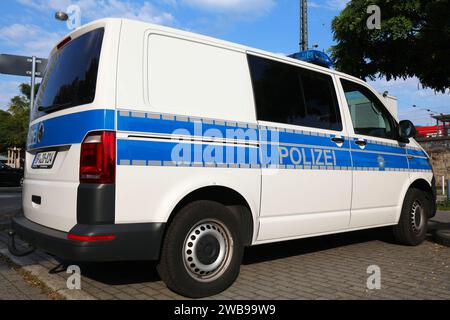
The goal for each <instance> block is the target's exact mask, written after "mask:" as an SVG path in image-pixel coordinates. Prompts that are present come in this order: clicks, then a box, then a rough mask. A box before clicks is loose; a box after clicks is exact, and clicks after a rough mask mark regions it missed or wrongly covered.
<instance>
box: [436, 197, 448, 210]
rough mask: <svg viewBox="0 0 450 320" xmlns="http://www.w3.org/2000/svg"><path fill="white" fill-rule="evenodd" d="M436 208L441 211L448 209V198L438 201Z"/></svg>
mask: <svg viewBox="0 0 450 320" xmlns="http://www.w3.org/2000/svg"><path fill="white" fill-rule="evenodd" d="M437 209H438V210H441V211H450V200H445V201H441V202H438V203H437Z"/></svg>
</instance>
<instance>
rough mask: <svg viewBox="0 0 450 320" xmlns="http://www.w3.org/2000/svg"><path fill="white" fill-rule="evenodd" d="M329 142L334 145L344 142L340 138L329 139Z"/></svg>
mask: <svg viewBox="0 0 450 320" xmlns="http://www.w3.org/2000/svg"><path fill="white" fill-rule="evenodd" d="M331 141H333V142H334V143H336V144H343V143H344V142H345V140H344V138H340V137H334V138H331Z"/></svg>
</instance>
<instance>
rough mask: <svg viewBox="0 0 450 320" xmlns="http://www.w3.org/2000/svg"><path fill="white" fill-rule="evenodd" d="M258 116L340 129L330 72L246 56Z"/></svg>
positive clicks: (269, 119) (276, 120) (310, 125)
mask: <svg viewBox="0 0 450 320" xmlns="http://www.w3.org/2000/svg"><path fill="white" fill-rule="evenodd" d="M248 59H249V65H250V71H251V76H252V82H253V90H254V95H255V102H256V109H257V115H258V120H263V121H271V122H278V123H286V124H293V125H299V126H305V127H313V128H321V129H331V130H342V124H341V119H340V114H339V110H338V105H337V100H336V94H335V91H334V86H333V81H332V79H331V77H330V76H328V75H325V74H321V73H317V72H314V71H309V70H306V69H303V68H300V67H296V66H292V65H289V64H285V63H281V62H277V61H273V60H269V59H265V58H260V57H256V56H249V57H248Z"/></svg>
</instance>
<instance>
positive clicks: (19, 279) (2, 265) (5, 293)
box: [0, 255, 59, 300]
mask: <svg viewBox="0 0 450 320" xmlns="http://www.w3.org/2000/svg"><path fill="white" fill-rule="evenodd" d="M24 278H25V279H27V280H28V281H30V282H31V283H32V284H30V283H28V282H27V281H26V280H25V279H24ZM58 298H59V297H58V295H55V294H53V293H52V292H51V291H50V290H48V289H47V288H46V287H45V286H44V285H43V284H42V283H41V282H40V281H38V280H37V279H36V278H34V277H32V276H30V275H29V274H27V273H25V272H23V271H22V270H16V267H15V266H14V265H13V264H12V263H11V262H10V261H8V260H7V259H6V258H5V257H3V256H2V255H0V300H50V299H58Z"/></svg>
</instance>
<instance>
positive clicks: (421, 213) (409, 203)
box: [393, 188, 430, 246]
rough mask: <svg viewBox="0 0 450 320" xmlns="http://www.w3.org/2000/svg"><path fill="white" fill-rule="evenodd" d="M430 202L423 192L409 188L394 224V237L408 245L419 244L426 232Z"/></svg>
mask: <svg viewBox="0 0 450 320" xmlns="http://www.w3.org/2000/svg"><path fill="white" fill-rule="evenodd" d="M429 213H430V203H429V200H428V199H427V197H426V196H425V194H424V192H423V191H421V190H419V189H415V188H411V189H409V190H408V192H407V193H406V196H405V200H404V202H403V207H402V212H401V215H400V221H399V223H398V224H397V225H396V226H394V228H393V229H394V236H395V239H396V240H397V241H398V242H399V243H401V244H406V245H410V246H417V245H419V244H421V243H422V242H423V241H424V240H425V237H426V234H427V224H428V216H429Z"/></svg>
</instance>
